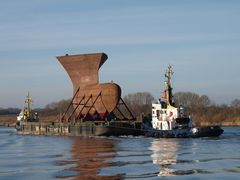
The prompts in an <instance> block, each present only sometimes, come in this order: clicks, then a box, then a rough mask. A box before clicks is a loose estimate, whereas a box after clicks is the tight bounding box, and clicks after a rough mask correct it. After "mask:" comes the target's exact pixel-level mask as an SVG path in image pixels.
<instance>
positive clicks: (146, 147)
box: [0, 127, 240, 180]
mask: <svg viewBox="0 0 240 180" xmlns="http://www.w3.org/2000/svg"><path fill="white" fill-rule="evenodd" d="M224 130H225V132H224V134H223V135H222V136H221V137H219V138H197V139H154V138H144V137H118V138H117V137H108V138H107V137H98V138H80V137H75V138H74V137H60V136H31V135H18V134H16V132H15V129H14V128H9V127H0V179H2V180H8V179H18V180H21V179H24V180H25V179H33V180H38V179H39V180H43V179H161V178H164V179H239V177H240V127H225V128H224Z"/></svg>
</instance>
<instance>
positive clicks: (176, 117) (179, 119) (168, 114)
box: [152, 65, 192, 130]
mask: <svg viewBox="0 0 240 180" xmlns="http://www.w3.org/2000/svg"><path fill="white" fill-rule="evenodd" d="M172 75H173V70H172V66H171V65H169V66H168V69H167V71H166V73H165V78H166V80H165V89H164V92H163V95H162V98H160V99H159V100H158V102H157V103H154V104H152V126H153V128H154V129H157V130H173V129H177V128H183V129H186V128H192V119H191V118H190V117H187V116H186V115H185V112H184V107H183V106H182V105H180V106H179V107H176V106H175V102H174V99H173V95H172V94H173V93H172V86H171V78H172Z"/></svg>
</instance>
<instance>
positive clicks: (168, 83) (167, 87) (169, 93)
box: [165, 65, 173, 107]
mask: <svg viewBox="0 0 240 180" xmlns="http://www.w3.org/2000/svg"><path fill="white" fill-rule="evenodd" d="M172 75H173V70H172V66H171V65H168V69H167V71H166V73H165V77H166V81H165V93H166V103H167V106H168V107H169V106H170V107H171V106H173V97H172V86H171V78H172Z"/></svg>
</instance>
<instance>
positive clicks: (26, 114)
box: [16, 93, 39, 130]
mask: <svg viewBox="0 0 240 180" xmlns="http://www.w3.org/2000/svg"><path fill="white" fill-rule="evenodd" d="M38 121H39V118H38V113H37V112H32V110H31V97H30V94H29V93H28V94H27V96H26V99H25V106H24V108H23V109H22V110H21V112H20V113H19V114H18V116H17V123H16V129H17V130H20V129H21V123H22V122H38Z"/></svg>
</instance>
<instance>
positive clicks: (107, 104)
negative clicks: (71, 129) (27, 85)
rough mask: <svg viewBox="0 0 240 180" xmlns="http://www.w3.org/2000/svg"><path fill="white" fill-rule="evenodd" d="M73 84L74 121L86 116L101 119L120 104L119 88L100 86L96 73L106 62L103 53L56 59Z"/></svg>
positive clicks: (111, 85)
mask: <svg viewBox="0 0 240 180" xmlns="http://www.w3.org/2000/svg"><path fill="white" fill-rule="evenodd" d="M57 59H58V60H59V62H60V63H61V64H62V66H63V67H64V68H65V70H66V71H67V73H68V75H69V77H70V79H71V80H72V84H73V97H74V98H73V100H72V102H73V103H72V104H73V108H74V114H75V117H77V118H82V117H86V115H87V114H90V116H94V114H98V115H99V117H101V118H104V116H105V115H106V114H109V113H112V112H113V111H114V109H115V108H116V106H117V105H118V103H119V100H120V97H121V88H120V86H119V85H117V84H115V83H99V75H98V70H99V69H100V67H101V66H102V65H103V64H104V62H105V61H106V60H107V55H106V54H104V53H96V54H80V55H65V56H59V57H57Z"/></svg>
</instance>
